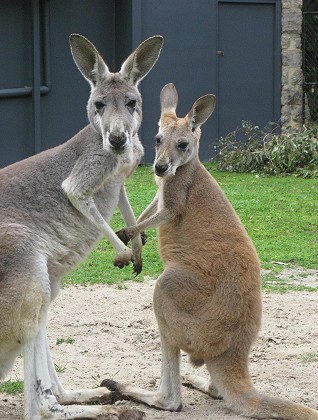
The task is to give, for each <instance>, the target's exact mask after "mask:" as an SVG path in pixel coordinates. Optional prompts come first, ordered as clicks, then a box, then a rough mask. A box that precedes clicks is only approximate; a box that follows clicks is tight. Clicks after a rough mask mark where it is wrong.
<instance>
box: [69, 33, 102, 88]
mask: <svg viewBox="0 0 318 420" xmlns="http://www.w3.org/2000/svg"><path fill="white" fill-rule="evenodd" d="M70 46H71V52H72V56H73V59H74V61H75V64H76V65H77V67H78V69H79V71H80V72H81V73H82V75H83V76H84V77H85V79H86V80H87V81H88V82H89V83H90V85H91V86H92V87H94V86H96V84H97V83H98V82H100V81H103V80H105V79H107V77H108V76H109V74H110V72H109V70H108V67H107V65H106V64H105V62H104V60H103V59H102V57H101V55H100V54H99V52H98V51H97V49H96V48H95V47H94V45H93V44H92V43H91V42H90V41H89V40H88V39H86V38H85V37H83V36H82V35H78V34H72V35H70Z"/></svg>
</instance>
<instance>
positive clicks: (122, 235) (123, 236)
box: [116, 229, 131, 245]
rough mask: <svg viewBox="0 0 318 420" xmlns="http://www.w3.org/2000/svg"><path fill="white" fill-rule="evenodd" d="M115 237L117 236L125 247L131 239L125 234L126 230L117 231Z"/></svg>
mask: <svg viewBox="0 0 318 420" xmlns="http://www.w3.org/2000/svg"><path fill="white" fill-rule="evenodd" d="M116 235H117V236H118V238H119V239H120V240H121V241H122V242H123V243H124V244H125V245H127V244H128V242H129V241H130V239H131V237H130V236H129V235H128V234H127V231H126V229H121V230H118V231H117V232H116Z"/></svg>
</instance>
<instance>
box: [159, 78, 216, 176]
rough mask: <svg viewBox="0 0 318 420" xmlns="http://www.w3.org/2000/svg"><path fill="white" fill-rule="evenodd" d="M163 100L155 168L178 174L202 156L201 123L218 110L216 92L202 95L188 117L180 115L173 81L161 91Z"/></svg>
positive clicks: (163, 171) (170, 173) (162, 174)
mask: <svg viewBox="0 0 318 420" xmlns="http://www.w3.org/2000/svg"><path fill="white" fill-rule="evenodd" d="M160 103H161V116H160V121H159V132H158V134H157V135H156V157H155V162H154V170H155V173H156V175H158V176H161V177H162V176H167V175H174V174H175V173H176V170H177V169H178V168H179V167H180V166H182V165H185V164H186V163H187V162H189V161H190V160H192V159H193V158H194V157H196V156H198V152H199V139H200V136H201V129H200V127H201V125H202V124H204V123H205V121H206V120H207V119H208V118H209V117H210V115H211V114H212V112H213V110H214V106H215V96H214V95H205V96H202V97H201V98H199V99H197V100H196V101H195V103H194V104H193V106H192V108H191V110H190V111H189V112H188V114H187V115H186V116H185V117H184V118H178V117H177V115H176V108H177V105H178V93H177V90H176V88H175V86H174V85H173V84H172V83H169V84H167V85H166V86H164V88H163V89H162V91H161V94H160Z"/></svg>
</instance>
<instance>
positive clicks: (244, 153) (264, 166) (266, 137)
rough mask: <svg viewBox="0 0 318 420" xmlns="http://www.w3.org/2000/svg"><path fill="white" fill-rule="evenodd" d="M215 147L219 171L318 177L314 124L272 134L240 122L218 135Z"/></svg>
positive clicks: (316, 135)
mask: <svg viewBox="0 0 318 420" xmlns="http://www.w3.org/2000/svg"><path fill="white" fill-rule="evenodd" d="M242 137H243V138H244V139H245V140H242ZM216 148H217V152H218V155H217V157H216V160H217V162H218V166H217V168H218V169H219V170H220V171H230V172H257V173H265V174H271V175H279V174H295V175H297V176H301V177H303V178H318V126H314V127H310V128H304V129H303V130H302V131H301V132H299V133H286V134H275V133H274V132H273V131H271V132H264V131H262V130H260V129H259V127H257V126H253V124H251V122H249V121H243V122H242V127H241V128H239V129H237V130H235V131H234V132H232V133H229V134H228V135H227V136H226V137H221V139H220V140H219V141H218V144H217V147H216Z"/></svg>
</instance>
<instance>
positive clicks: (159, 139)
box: [155, 136, 162, 146]
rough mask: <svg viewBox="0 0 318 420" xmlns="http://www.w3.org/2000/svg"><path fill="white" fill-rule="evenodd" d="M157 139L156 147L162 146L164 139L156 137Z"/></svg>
mask: <svg viewBox="0 0 318 420" xmlns="http://www.w3.org/2000/svg"><path fill="white" fill-rule="evenodd" d="M155 139H156V146H159V144H161V141H162V137H161V136H156V137H155Z"/></svg>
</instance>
